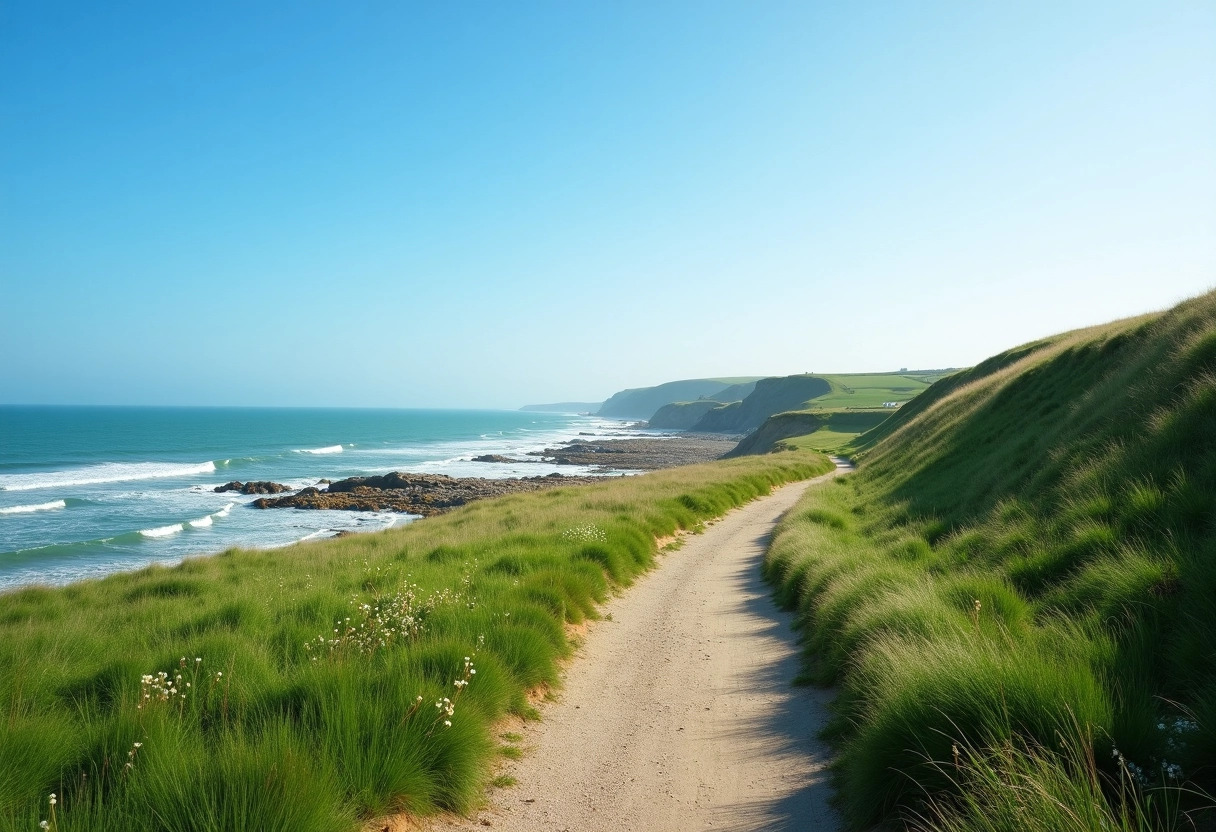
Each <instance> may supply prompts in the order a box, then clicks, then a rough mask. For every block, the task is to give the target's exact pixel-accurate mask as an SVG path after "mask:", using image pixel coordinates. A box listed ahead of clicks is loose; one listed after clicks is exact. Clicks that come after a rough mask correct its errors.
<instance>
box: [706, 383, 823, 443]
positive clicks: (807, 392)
mask: <svg viewBox="0 0 1216 832" xmlns="http://www.w3.org/2000/svg"><path fill="white" fill-rule="evenodd" d="M830 392H832V388H831V385H830V384H829V383H828V382H827V381H826V380H825V379H822V378H820V377H819V376H810V375H797V376H784V377H781V378H765V379H761V380H760V381H758V382H756V387H755V389H754V390H753V391H752V392H751V395H749V396H748V397H747V398H745V399H743V401H742V402H740V403H739V404H737V405H727V406H724V407H720V408H715V409H713V410H710V411H709V412H707V413H706V414H705V415H704V416H702V417H701V419H700V420H699V421H698V422H697V423H696V424H695V425H694V426H693V428H692V429H693V430H695V431H701V432H705V433H748V432H750V431H753V430H755V429H756V428H758V427H760V426H761V425H762V424H764V420H765V419H767V418H768V417H769V416H772V415H773V414H774V413H782V412H784V411H787V410H801V409H803V408H805V407H807V406H808V404H809V403H810V402H812V401H813V400H815V399H817V398H819V397H820V396H825V395H827V394H829V393H830Z"/></svg>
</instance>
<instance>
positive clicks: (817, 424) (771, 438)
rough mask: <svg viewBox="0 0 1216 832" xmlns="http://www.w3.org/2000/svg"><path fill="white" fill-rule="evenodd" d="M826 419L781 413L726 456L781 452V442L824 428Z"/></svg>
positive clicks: (767, 421)
mask: <svg viewBox="0 0 1216 832" xmlns="http://www.w3.org/2000/svg"><path fill="white" fill-rule="evenodd" d="M825 422H826V418H825V417H823V416H819V415H816V414H814V413H779V414H777V415H776V416H772V417H771V418H769V419H767V420H766V421H765V422H764V424H763V425H761V426H760V428H759V429H758V430H756V431H755V432H754V433H751V434H748V435H747V436H745V437H744V438H743V441H741V442H740V443H739V444H738V445H736V446H735V449H734V450H733V451H731V452H730V453H728V454H727V455H726V456H728V457H734V456H748V455H750V454H767V453H771V452H773V451H779V450H781V441H782V440H783V439H790V438H792V437H794V436H805V435H806V434H808V433H814V432H815V431H817V430H819V428H821V427H823V425H824V424H825Z"/></svg>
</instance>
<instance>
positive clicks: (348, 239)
mask: <svg viewBox="0 0 1216 832" xmlns="http://www.w3.org/2000/svg"><path fill="white" fill-rule="evenodd" d="M1213 285H1216V3H1212V2H1210V0H1203V1H1202V2H1194V3H1181V2H1151V3H1148V2H1135V3H1122V2H1117V1H1114V2H1112V1H1111V0H1103V2H1095V3H1069V2H1060V0H1052V2H1044V3H1038V4H1035V3H1029V2H1025V3H1023V2H1016V3H1009V2H992V3H981V2H971V1H970V0H958V2H953V3H927V2H908V3H879V2H874V3H869V2H866V3H826V2H825V3H817V2H811V0H800V2H791V3H782V2H770V0H755V1H753V0H739V1H738V2H731V3H721V2H711V1H710V0H690V1H689V2H667V1H666V0H658V1H657V2H656V0H638V2H590V0H588V1H587V2H583V1H582V0H580V2H568V0H560V2H552V3H542V2H498V1H497V0H495V2H484V3H479V2H460V3H447V2H429V3H407V2H387V0H386V2H377V3H360V2H329V3H320V2H317V3H285V2H284V3H278V4H267V3H262V4H257V3H254V4H249V3H223V2H207V3H163V2H159V3H146V4H141V3H127V2H113V3H110V2H104V3H98V2H81V3H56V2H41V0H39V1H38V2H35V0H13V2H5V3H3V4H0V402H8V403H16V402H22V403H115V404H118V403H125V404H225V405H229V404H238V405H239V404H249V405H352V406H356V405H358V406H403V407H433V406H485V407H517V406H519V405H522V404H524V403H527V402H536V401H553V400H566V399H573V400H596V399H601V398H604V397H606V396H607V395H609V394H610V393H612V392H613V391H615V390H617V389H620V388H623V387H634V386H642V385H647V384H654V383H658V382H662V381H667V380H671V379H676V378H689V377H698V376H716V375H743V374H748V375H751V374H756V375H777V374H787V373H795V372H803V371H806V370H813V371H818V372H850V371H858V372H863V371H877V370H887V369H892V368H898V367H901V366H903V367H923V368H929V367H944V366H964V365H968V364H972V363H975V362H977V361H979V360H981V359H983V358H985V357H986V356H988V355H990V354H992V353H994V352H997V351H999V350H1001V349H1004V348H1006V347H1009V346H1012V345H1015V344H1017V343H1021V342H1024V341H1027V340H1030V339H1032V338H1035V337H1038V336H1042V335H1046V334H1049V333H1052V332H1056V331H1060V330H1064V329H1069V328H1073V327H1077V326H1081V325H1085V324H1092V323H1099V322H1102V321H1105V320H1108V319H1111V318H1115V317H1121V316H1125V315H1130V314H1135V313H1139V312H1143V311H1148V310H1151V309H1158V308H1162V307H1165V306H1168V305H1171V304H1173V303H1174V302H1176V301H1178V300H1180V299H1182V298H1184V297H1187V296H1190V295H1194V294H1198V293H1200V292H1203V291H1206V290H1207V289H1209V288H1210V287H1212V286H1213Z"/></svg>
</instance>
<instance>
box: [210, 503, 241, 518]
mask: <svg viewBox="0 0 1216 832" xmlns="http://www.w3.org/2000/svg"><path fill="white" fill-rule="evenodd" d="M234 505H236V503H229V504H228V505H226V506H224V507H223V508H222V509H220V510H219V511H217V512H216V513H215V514H213V515H211V516H212V517H227V516H228V513H229V512H230V511H232V507H233V506H234Z"/></svg>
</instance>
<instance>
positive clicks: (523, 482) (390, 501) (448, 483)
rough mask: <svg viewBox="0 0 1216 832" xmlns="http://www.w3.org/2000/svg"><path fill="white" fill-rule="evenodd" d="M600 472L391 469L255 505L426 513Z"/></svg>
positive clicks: (570, 482) (578, 480)
mask: <svg viewBox="0 0 1216 832" xmlns="http://www.w3.org/2000/svg"><path fill="white" fill-rule="evenodd" d="M600 480H601V478H600V477H562V476H560V475H559V476H558V477H556V478H553V477H530V478H518V479H481V478H479V477H462V478H456V477H448V476H445V475H443V474H410V473H404V472H394V473H392V474H385V475H384V476H381V477H351V478H350V479H345V480H340V481H339V482H335V483H330V486H329V488H327V489H325V490H324V491H321V490H319V489H316V488H305V489H303V490H302V491H300V492H299V493H297V494H291V495H288V496H286V497H262V498H260V499H257V500H254V501H253V506H254V507H255V508H302V509H342V510H345V511H399V512H403V513H405V514H419V515H422V516H423V517H429V516H431V515H434V514H440V513H442V512H444V511H448V510H450V509H453V508H456V507H457V506H462V505H465V504H466V503H470V502H472V501H473V500H480V499H484V498H486V497H497V496H500V495H503V494H510V493H513V492H516V491H538V490H540V489H543V488H551V487H553V486H555V485H575V484H583V483H591V482H599V481H600Z"/></svg>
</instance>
